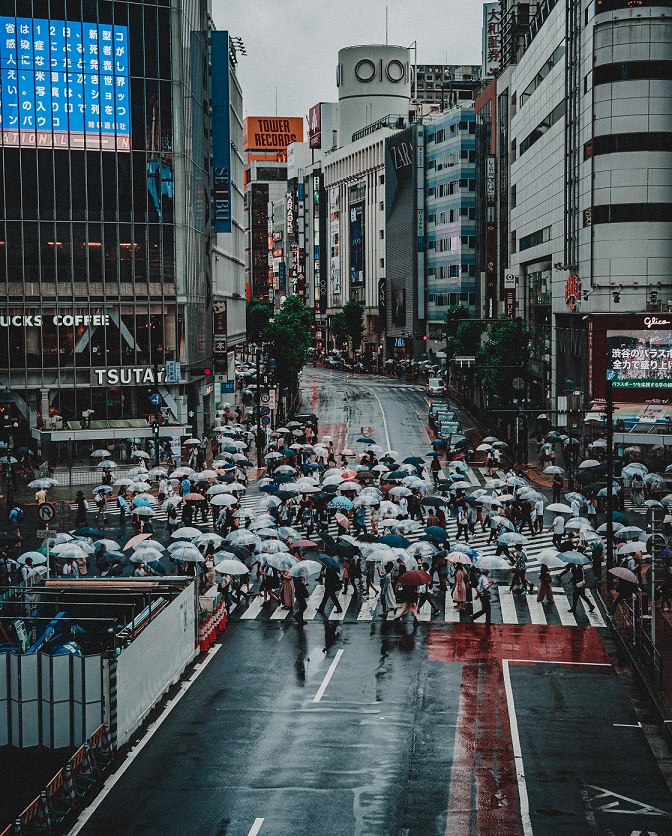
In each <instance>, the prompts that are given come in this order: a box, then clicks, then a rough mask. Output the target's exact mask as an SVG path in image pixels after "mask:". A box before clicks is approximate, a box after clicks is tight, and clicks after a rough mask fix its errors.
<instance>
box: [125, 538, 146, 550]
mask: <svg viewBox="0 0 672 836" xmlns="http://www.w3.org/2000/svg"><path fill="white" fill-rule="evenodd" d="M151 536H152V535H151V534H136V535H135V536H134V537H131V538H130V539H129V540H128V542H127V543H126V545H125V546H124V551H127V550H128V549H132V548H134V547H135V546H137V545H138V543H142V541H143V540H149V539H150V537H151Z"/></svg>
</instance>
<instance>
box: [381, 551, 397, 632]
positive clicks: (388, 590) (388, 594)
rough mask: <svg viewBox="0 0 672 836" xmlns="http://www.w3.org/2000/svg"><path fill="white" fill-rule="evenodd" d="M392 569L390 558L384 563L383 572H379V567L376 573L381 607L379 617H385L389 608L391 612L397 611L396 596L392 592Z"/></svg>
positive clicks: (392, 564)
mask: <svg viewBox="0 0 672 836" xmlns="http://www.w3.org/2000/svg"><path fill="white" fill-rule="evenodd" d="M393 571H394V563H393V562H392V561H391V560H388V561H387V563H386V564H385V571H384V572H381V571H380V569H379V570H378V574H379V576H380V603H381V605H382V607H383V611H382V613H381V614H380V617H381V618H383V619H386V618H387V614H388V613H389V612H390V610H391V611H392V612H396V611H397V598H396V596H395V594H394V582H393V577H394V576H393Z"/></svg>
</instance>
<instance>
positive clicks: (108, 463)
mask: <svg viewBox="0 0 672 836" xmlns="http://www.w3.org/2000/svg"><path fill="white" fill-rule="evenodd" d="M96 467H119V465H118V464H117V463H116V462H113V461H111V460H110V459H105V461H102V462H98V464H97V465H96Z"/></svg>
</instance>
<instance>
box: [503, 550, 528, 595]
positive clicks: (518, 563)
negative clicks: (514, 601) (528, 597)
mask: <svg viewBox="0 0 672 836" xmlns="http://www.w3.org/2000/svg"><path fill="white" fill-rule="evenodd" d="M517 586H522V587H523V592H524V591H525V587H526V586H529V588H530V593H532V592H534V585H533V584H532V582H531V581H530V580H529V578H528V577H527V552H526V551H525V549H524V548H523V547H522V546H518V547H517V549H516V552H515V554H514V556H513V577H512V578H511V585H510V587H509V589H510V590H511V591H512V592H513V590H514V588H515V587H517Z"/></svg>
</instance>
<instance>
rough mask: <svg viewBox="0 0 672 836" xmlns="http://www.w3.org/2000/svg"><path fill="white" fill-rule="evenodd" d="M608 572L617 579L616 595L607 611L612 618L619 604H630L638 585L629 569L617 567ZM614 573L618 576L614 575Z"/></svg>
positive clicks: (635, 577)
mask: <svg viewBox="0 0 672 836" xmlns="http://www.w3.org/2000/svg"><path fill="white" fill-rule="evenodd" d="M609 571H610V572H611V574H612V575H614V576H615V577H616V578H617V579H618V594H617V595H616V598H614V603H613V604H612V605H611V609H610V610H609V615H611V617H612V618H613V616H614V613H615V612H616V610H617V609H618V605H619V604H626V605H629V604H631V603H632V597H633V595H636V594H637V591H638V589H639V584H638V583H637V575H635V573H634V572H631V571H630V570H629V569H624V568H623V567H618V566H617V567H615V569H610V570H609ZM616 572H618V573H619V574H616ZM626 573H627V574H626ZM574 606H576V604H575V605H574Z"/></svg>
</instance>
